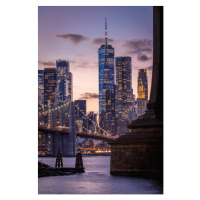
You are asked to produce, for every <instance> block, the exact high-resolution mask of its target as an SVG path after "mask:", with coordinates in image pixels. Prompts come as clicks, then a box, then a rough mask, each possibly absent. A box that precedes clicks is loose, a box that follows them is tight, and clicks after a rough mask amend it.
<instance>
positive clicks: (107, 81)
mask: <svg viewBox="0 0 200 200" xmlns="http://www.w3.org/2000/svg"><path fill="white" fill-rule="evenodd" d="M103 43H104V44H102V45H101V47H100V48H99V50H98V54H99V124H100V126H101V127H102V128H103V129H104V130H107V129H108V128H107V127H109V129H108V130H109V131H111V132H112V133H113V132H114V131H113V130H112V128H110V124H114V121H113V120H114V118H115V110H114V48H113V47H112V45H109V44H108V42H107V19H106V17H105V41H104V42H103Z"/></svg>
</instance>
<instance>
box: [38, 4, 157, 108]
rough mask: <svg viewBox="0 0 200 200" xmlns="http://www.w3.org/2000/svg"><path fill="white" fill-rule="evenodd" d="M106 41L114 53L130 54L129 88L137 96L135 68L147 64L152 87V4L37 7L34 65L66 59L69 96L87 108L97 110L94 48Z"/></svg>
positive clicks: (96, 56)
mask: <svg viewBox="0 0 200 200" xmlns="http://www.w3.org/2000/svg"><path fill="white" fill-rule="evenodd" d="M105 17H107V29H108V44H111V45H112V46H113V47H114V49H115V57H118V56H131V58H132V85H133V93H134V94H135V95H136V97H137V76H138V69H147V72H148V73H147V76H148V90H149V93H150V89H151V76H152V62H153V7H145V6H143V7H137V6H136V7H134V6H130V7H104V6H98V7H93V6H90V7H81V6H79V7H70V6H63V7H50V6H48V7H45V6H44V7H41V6H40V7H39V8H38V69H44V68H49V67H51V68H52V67H56V64H55V63H56V60H58V59H64V60H68V61H69V62H70V71H71V72H72V74H73V100H78V99H86V100H87V112H88V111H95V112H98V103H99V99H98V94H99V88H98V87H99V86H98V85H99V83H98V82H99V80H98V48H99V47H100V45H101V44H104V37H105Z"/></svg>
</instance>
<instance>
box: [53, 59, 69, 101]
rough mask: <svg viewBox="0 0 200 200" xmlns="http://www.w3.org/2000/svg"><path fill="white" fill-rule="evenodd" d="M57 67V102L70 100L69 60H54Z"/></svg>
mask: <svg viewBox="0 0 200 200" xmlns="http://www.w3.org/2000/svg"><path fill="white" fill-rule="evenodd" d="M56 69H57V89H56V90H57V92H56V93H57V99H56V100H57V102H60V101H65V100H66V99H67V98H69V99H70V100H72V73H71V72H69V62H68V61H66V60H57V61H56Z"/></svg>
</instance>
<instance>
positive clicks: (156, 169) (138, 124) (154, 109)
mask: <svg viewBox="0 0 200 200" xmlns="http://www.w3.org/2000/svg"><path fill="white" fill-rule="evenodd" d="M147 108H148V110H147V111H146V113H145V114H144V115H142V116H140V117H139V118H138V119H137V120H135V121H132V123H131V124H129V125H128V128H129V129H131V132H129V133H126V134H125V135H122V136H121V137H119V138H118V139H116V141H114V142H110V143H109V144H110V145H111V165H110V173H111V174H112V175H130V176H149V177H158V178H160V179H161V180H163V7H157V6H156V7H154V8H153V75H152V85H151V95H150V100H149V103H148V105H147Z"/></svg>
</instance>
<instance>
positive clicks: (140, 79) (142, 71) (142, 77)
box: [138, 69, 148, 101]
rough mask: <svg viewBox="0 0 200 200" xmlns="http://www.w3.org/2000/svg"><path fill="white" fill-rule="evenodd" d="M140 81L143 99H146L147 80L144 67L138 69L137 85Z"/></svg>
mask: <svg viewBox="0 0 200 200" xmlns="http://www.w3.org/2000/svg"><path fill="white" fill-rule="evenodd" d="M140 83H142V85H143V89H144V95H145V100H147V101H148V82H147V70H146V69H138V86H139V85H140Z"/></svg>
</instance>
